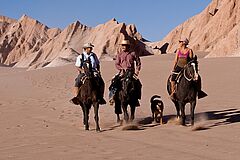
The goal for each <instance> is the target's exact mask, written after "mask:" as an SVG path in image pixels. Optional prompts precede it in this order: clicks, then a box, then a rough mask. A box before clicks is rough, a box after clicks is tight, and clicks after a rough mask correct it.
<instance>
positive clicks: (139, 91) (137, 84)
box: [136, 79, 142, 99]
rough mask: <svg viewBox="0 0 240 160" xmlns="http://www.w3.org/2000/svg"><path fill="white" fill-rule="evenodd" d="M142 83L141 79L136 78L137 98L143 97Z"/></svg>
mask: <svg viewBox="0 0 240 160" xmlns="http://www.w3.org/2000/svg"><path fill="white" fill-rule="evenodd" d="M141 90H142V84H141V82H140V80H139V79H137V80H136V92H137V98H138V99H141V98H142V93H141Z"/></svg>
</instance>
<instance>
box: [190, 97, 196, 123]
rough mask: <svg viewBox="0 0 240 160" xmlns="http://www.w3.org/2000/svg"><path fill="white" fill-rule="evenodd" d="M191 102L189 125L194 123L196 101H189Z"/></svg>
mask: <svg viewBox="0 0 240 160" xmlns="http://www.w3.org/2000/svg"><path fill="white" fill-rule="evenodd" d="M190 104H191V125H192V126H193V125H194V110H195V106H196V101H193V102H191V103H190Z"/></svg>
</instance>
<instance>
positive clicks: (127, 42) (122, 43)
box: [120, 39, 130, 45]
mask: <svg viewBox="0 0 240 160" xmlns="http://www.w3.org/2000/svg"><path fill="white" fill-rule="evenodd" d="M120 45H130V41H129V40H126V39H124V40H122V42H121V43H120Z"/></svg>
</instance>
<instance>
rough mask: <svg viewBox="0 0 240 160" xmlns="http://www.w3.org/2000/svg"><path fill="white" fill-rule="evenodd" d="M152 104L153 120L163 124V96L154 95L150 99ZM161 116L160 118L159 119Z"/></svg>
mask: <svg viewBox="0 0 240 160" xmlns="http://www.w3.org/2000/svg"><path fill="white" fill-rule="evenodd" d="M150 103H151V111H152V119H153V121H154V120H155V122H156V123H158V122H160V124H163V109H164V104H163V102H162V100H161V96H159V95H154V96H152V97H151V99H150ZM158 115H159V117H158Z"/></svg>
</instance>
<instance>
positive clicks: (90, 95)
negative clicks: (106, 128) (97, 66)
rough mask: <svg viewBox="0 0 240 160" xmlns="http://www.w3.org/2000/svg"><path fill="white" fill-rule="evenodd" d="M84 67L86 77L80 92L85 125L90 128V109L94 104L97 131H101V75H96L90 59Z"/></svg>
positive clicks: (87, 128) (79, 96)
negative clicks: (99, 112) (99, 79)
mask: <svg viewBox="0 0 240 160" xmlns="http://www.w3.org/2000/svg"><path fill="white" fill-rule="evenodd" d="M83 68H84V71H85V77H84V80H83V84H82V86H81V88H80V90H79V94H78V98H79V102H80V106H81V107H82V111H83V124H84V125H85V130H89V123H88V120H89V111H90V108H91V106H93V107H94V114H95V116H94V119H95V122H96V131H100V127H99V115H98V110H99V96H100V90H99V88H100V84H99V81H98V78H99V77H97V76H96V75H94V72H93V71H92V65H91V62H90V59H88V60H87V61H85V62H84V63H83Z"/></svg>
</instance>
